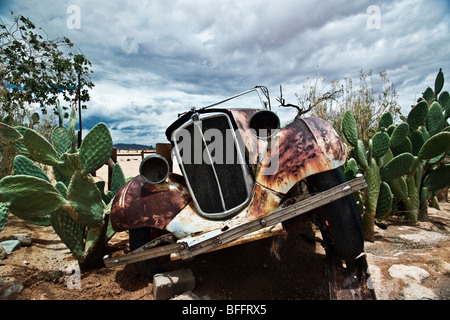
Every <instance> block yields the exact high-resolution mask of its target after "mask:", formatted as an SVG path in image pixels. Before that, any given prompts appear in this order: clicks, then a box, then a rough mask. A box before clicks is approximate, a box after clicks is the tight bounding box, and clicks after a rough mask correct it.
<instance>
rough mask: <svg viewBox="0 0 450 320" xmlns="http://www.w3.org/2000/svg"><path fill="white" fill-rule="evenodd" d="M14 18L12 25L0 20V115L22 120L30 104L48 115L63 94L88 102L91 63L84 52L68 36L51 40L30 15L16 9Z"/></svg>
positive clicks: (66, 99) (18, 120) (91, 85)
mask: <svg viewBox="0 0 450 320" xmlns="http://www.w3.org/2000/svg"><path fill="white" fill-rule="evenodd" d="M11 17H12V24H11V25H6V24H5V23H4V22H3V20H1V19H0V84H1V86H2V87H3V91H2V95H0V104H1V110H0V112H1V113H0V115H3V116H7V115H8V116H9V117H10V118H13V120H14V122H16V123H20V122H21V121H23V119H20V117H19V115H20V114H23V110H26V109H27V107H29V106H30V105H31V104H38V105H39V107H40V109H41V111H42V113H43V114H46V113H47V108H48V107H49V106H52V107H53V111H56V109H55V106H56V100H57V99H58V98H60V97H62V98H63V99H64V100H65V101H75V100H76V99H80V101H81V102H83V103H84V102H87V101H89V99H90V97H89V92H88V89H91V88H93V87H94V84H93V83H92V81H91V78H90V74H91V73H92V71H91V70H90V68H91V67H92V64H91V62H90V61H89V60H88V59H87V58H86V57H85V56H84V54H83V53H82V52H81V51H80V50H79V49H75V46H74V44H73V43H72V42H71V41H70V40H69V39H68V38H66V37H63V38H58V39H48V36H47V35H46V34H45V32H44V31H43V30H42V29H41V28H39V29H38V30H36V26H35V25H34V24H33V23H32V22H31V21H30V20H29V19H28V18H26V17H24V16H22V15H15V14H14V13H13V12H11ZM82 108H83V109H84V108H86V106H85V105H83V106H82ZM64 109H65V110H67V109H68V107H64ZM65 116H66V117H67V116H68V114H66V115H65ZM16 118H17V119H16Z"/></svg>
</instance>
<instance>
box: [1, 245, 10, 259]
mask: <svg viewBox="0 0 450 320" xmlns="http://www.w3.org/2000/svg"><path fill="white" fill-rule="evenodd" d="M7 256H8V253H7V252H6V250H5V248H3V246H2V245H1V244H0V260H3V259H6V257H7Z"/></svg>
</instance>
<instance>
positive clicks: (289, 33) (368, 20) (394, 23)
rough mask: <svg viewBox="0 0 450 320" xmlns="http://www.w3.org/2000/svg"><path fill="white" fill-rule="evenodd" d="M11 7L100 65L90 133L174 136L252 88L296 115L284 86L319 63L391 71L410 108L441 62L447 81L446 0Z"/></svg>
mask: <svg viewBox="0 0 450 320" xmlns="http://www.w3.org/2000/svg"><path fill="white" fill-rule="evenodd" d="M9 10H12V11H14V12H15V13H18V14H22V15H24V16H26V17H28V18H30V19H31V21H33V22H34V23H35V24H36V25H37V26H39V27H42V28H43V29H44V30H45V31H46V32H47V34H48V35H49V37H50V38H56V37H62V36H66V37H68V38H69V39H71V40H72V42H74V43H75V44H76V45H77V46H78V47H79V48H80V49H81V50H82V52H83V53H84V54H85V55H86V56H87V58H88V59H89V60H90V61H91V62H92V63H93V70H94V74H93V77H92V80H93V82H94V83H95V87H94V89H93V90H91V92H90V94H91V101H90V102H88V109H87V110H83V115H82V116H83V130H84V132H87V130H89V129H90V128H91V127H92V125H94V124H95V123H96V122H98V121H102V122H105V123H106V124H107V125H108V127H109V128H110V131H111V133H112V136H113V140H114V142H115V143H120V142H125V143H140V144H153V143H156V142H166V141H165V136H164V131H165V128H166V127H167V126H168V125H169V124H170V123H171V122H172V121H174V120H175V119H176V118H177V114H178V113H180V112H183V111H185V110H187V109H190V108H191V107H193V106H196V107H202V106H205V105H208V104H211V103H213V102H216V101H218V100H221V99H223V98H225V97H228V96H231V95H234V94H236V93H239V92H242V91H245V90H247V89H249V88H252V87H254V86H255V85H265V86H267V87H268V89H269V91H270V93H271V98H272V108H273V110H274V111H276V112H277V113H279V115H280V118H281V119H282V123H283V122H284V121H287V120H289V119H290V118H292V117H293V115H294V114H295V111H294V110H288V109H285V108H278V107H277V106H278V104H277V102H276V100H275V98H276V97H277V96H278V93H279V85H282V86H283V92H284V97H285V98H286V100H287V101H288V102H290V103H296V97H295V93H298V92H300V90H301V89H302V86H303V84H305V83H306V81H307V78H315V76H316V73H317V70H319V72H320V75H321V76H323V77H325V78H326V81H327V82H329V81H331V80H333V79H343V78H344V77H349V78H354V79H357V77H358V71H359V70H360V69H364V70H366V71H367V70H368V69H372V70H373V71H374V73H378V72H379V71H387V74H388V76H389V78H390V80H391V82H392V83H394V84H395V88H396V90H397V91H398V95H399V97H398V100H399V103H400V104H401V106H402V110H404V112H405V113H407V112H408V110H409V108H410V106H411V105H412V104H414V102H415V101H416V100H417V98H418V97H419V96H420V94H421V93H422V92H423V91H424V90H425V88H426V87H427V86H433V84H434V78H435V76H436V74H437V72H438V71H439V68H443V71H444V74H447V75H449V76H447V78H448V79H450V54H449V53H450V41H449V40H450V32H449V29H450V5H449V1H446V0H434V1H425V0H415V1H406V0H404V1H374V0H369V1H338V0H334V1H309V0H308V1H299V0H278V1H267V0H266V1H250V0H246V1H242V0H236V1H220V0H215V1H209V0H190V1H187V0H185V1H173V0H162V1H160V0H151V1H148V0H133V1H127V0H122V1H115V0H112V1H108V2H105V1H93V0H89V1H88V0H68V1H67V0H58V1H56V0H40V1H32V0H16V1H5V0H0V17H1V18H2V19H3V20H4V21H5V22H7V21H8V19H9ZM449 82H450V81H449ZM444 88H447V90H448V88H449V87H448V83H447V85H446V86H445V87H444ZM375 89H376V90H378V89H380V88H375ZM255 102H258V101H257V100H255Z"/></svg>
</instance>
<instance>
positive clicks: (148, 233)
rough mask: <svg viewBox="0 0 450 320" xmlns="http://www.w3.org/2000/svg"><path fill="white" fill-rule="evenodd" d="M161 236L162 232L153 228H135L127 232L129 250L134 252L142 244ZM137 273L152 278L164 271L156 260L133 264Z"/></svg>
mask: <svg viewBox="0 0 450 320" xmlns="http://www.w3.org/2000/svg"><path fill="white" fill-rule="evenodd" d="M161 235H162V231H161V230H158V229H155V228H149V227H144V228H137V229H130V230H129V237H130V238H129V241H130V242H129V243H130V250H131V251H133V250H136V249H137V248H139V247H141V246H143V245H144V244H146V243H148V242H150V241H152V240H153V239H155V238H157V237H159V236H161ZM134 266H135V267H136V269H137V270H138V272H139V273H141V274H143V275H147V276H153V275H155V274H157V273H161V272H164V271H166V270H165V269H164V268H163V267H162V266H161V265H160V264H159V263H158V262H157V261H156V259H148V260H144V261H139V262H136V263H134Z"/></svg>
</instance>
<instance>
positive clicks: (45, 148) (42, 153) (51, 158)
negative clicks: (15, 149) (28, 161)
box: [23, 129, 60, 166]
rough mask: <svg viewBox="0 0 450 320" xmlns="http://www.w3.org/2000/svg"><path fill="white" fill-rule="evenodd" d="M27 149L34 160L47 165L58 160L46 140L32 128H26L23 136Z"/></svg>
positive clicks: (53, 163)
mask: <svg viewBox="0 0 450 320" xmlns="http://www.w3.org/2000/svg"><path fill="white" fill-rule="evenodd" d="M23 142H24V144H25V146H26V147H27V150H28V152H29V154H30V156H31V158H33V159H34V160H36V161H39V162H40V163H42V164H46V165H49V166H54V165H57V164H58V163H59V162H60V160H59V156H58V153H57V152H56V151H55V149H54V148H53V147H52V145H51V144H50V143H48V141H47V140H46V139H45V138H44V137H43V136H41V135H40V134H39V133H37V132H36V131H34V130H31V129H29V130H27V131H25V134H24V136H23Z"/></svg>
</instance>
